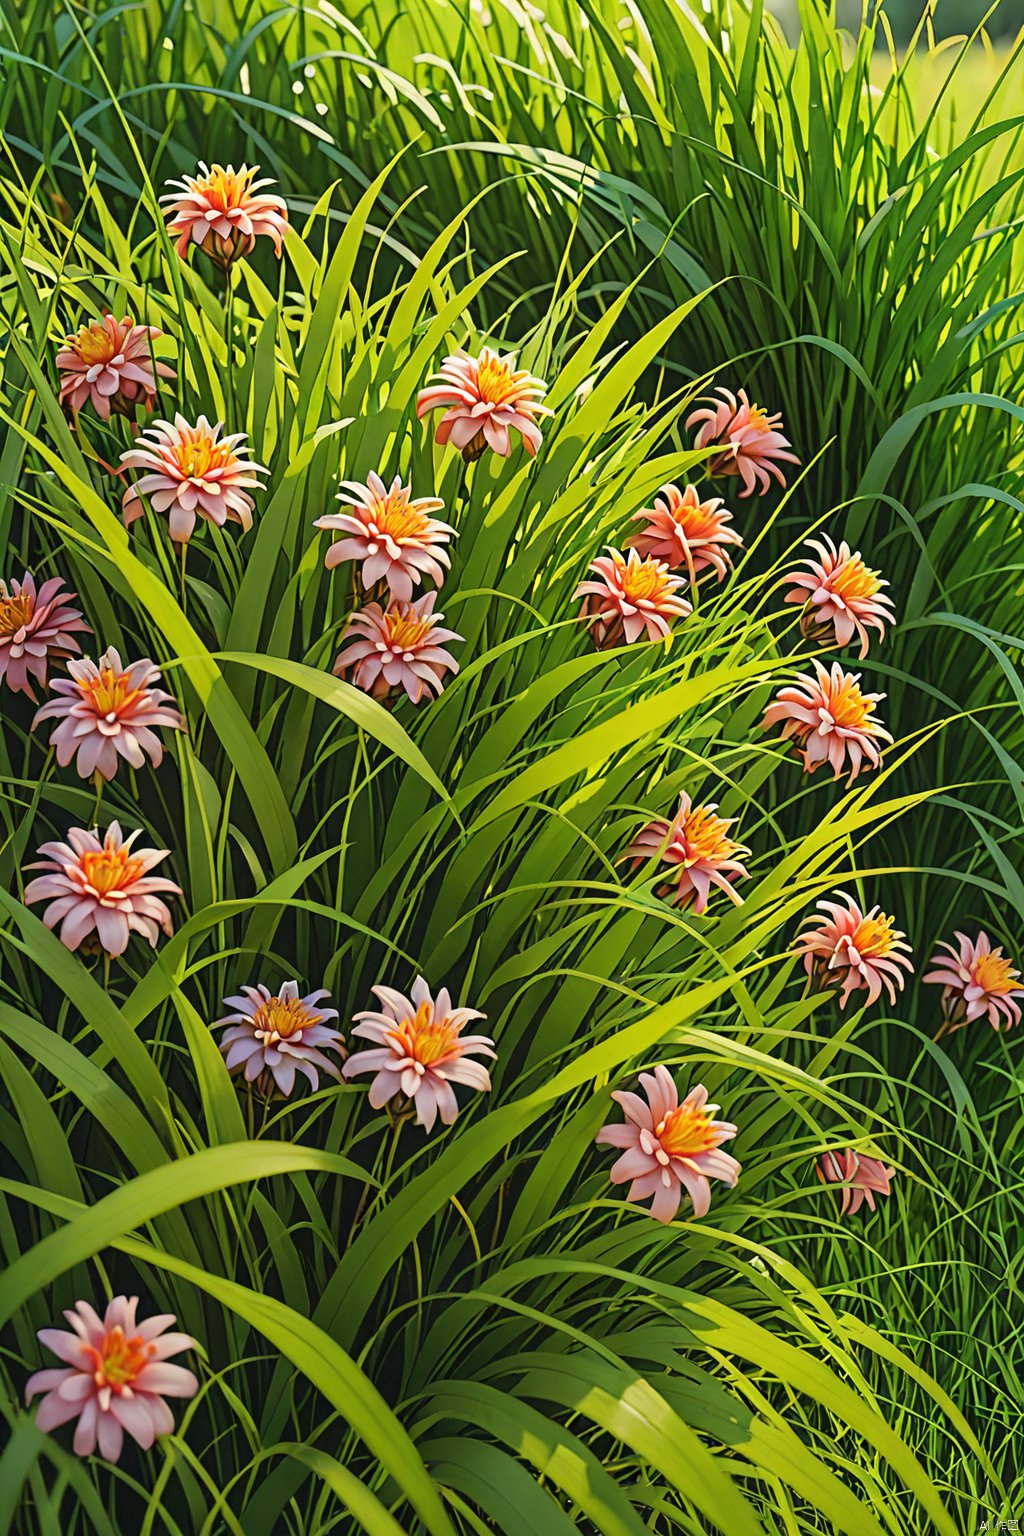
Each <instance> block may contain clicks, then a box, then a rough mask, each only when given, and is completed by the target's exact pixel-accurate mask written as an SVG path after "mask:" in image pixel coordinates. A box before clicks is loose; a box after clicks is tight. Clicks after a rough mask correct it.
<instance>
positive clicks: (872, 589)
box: [828, 555, 882, 604]
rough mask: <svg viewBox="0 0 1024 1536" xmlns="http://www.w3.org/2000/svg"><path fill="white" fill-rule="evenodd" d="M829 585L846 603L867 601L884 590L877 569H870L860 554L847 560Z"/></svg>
mask: <svg viewBox="0 0 1024 1536" xmlns="http://www.w3.org/2000/svg"><path fill="white" fill-rule="evenodd" d="M828 584H829V586H830V587H831V589H832V591H833V592H834V593H835V594H836V596H837V597H841V598H842V600H843V602H844V603H846V604H850V603H855V602H867V601H868V600H869V599H870V598H872V597H876V596H877V595H878V593H879V592H880V591H881V590H882V583H881V581H880V579H879V576H878V572H877V571H869V570H868V568H867V566H866V565H865V564H864V562H863V560H861V559H860V558H859V557H858V556H856V555H854V556H853V557H852V558H851V559H849V560H846V561H844V562H843V564H842V565H841V566H840V567H839V569H838V570H837V571H835V572H834V573H833V575H832V576H831V577H830V579H829V583H828Z"/></svg>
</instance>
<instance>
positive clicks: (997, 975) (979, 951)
mask: <svg viewBox="0 0 1024 1536" xmlns="http://www.w3.org/2000/svg"><path fill="white" fill-rule="evenodd" d="M956 938H957V942H958V948H954V947H953V945H952V944H947V943H945V942H940V944H939V949H940V951H941V950H946V951H947V953H946V954H941V953H940V954H935V955H933V956H932V958H931V962H930V963H931V965H932V966H933V967H934V969H932V970H930V971H929V972H928V973H927V974H926V975H925V976H924V978H923V980H925V981H930V982H935V983H937V984H938V985H939V986H941V987H942V1012H943V1017H944V1019H945V1024H946V1032H952V1031H953V1030H956V1029H963V1027H964V1025H965V1024H970V1023H971V1022H972V1020H974V1019H980V1018H985V1017H987V1019H988V1021H989V1023H990V1024H991V1025H992V1028H993V1029H995V1030H999V1029H1012V1028H1013V1026H1014V1025H1015V1024H1019V1023H1020V1004H1019V1003H1018V1002H1016V1001H1015V999H1016V998H1018V997H1024V987H1019V986H1017V984H1016V983H1017V980H1018V978H1019V976H1020V971H1017V970H1014V968H1013V962H1012V960H1010V959H1008V957H1007V956H1006V955H1004V954H1003V949H1002V945H1001V944H998V945H996V947H995V948H994V949H993V947H992V940H991V939H990V938H989V936H988V934H987V933H986V932H985V931H984V929H982V930H981V932H979V934H978V937H977V938H976V939H974V940H973V941H972V940H971V939H969V938H968V937H967V935H966V934H965V933H960V932H959V930H957V934H956Z"/></svg>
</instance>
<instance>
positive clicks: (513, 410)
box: [416, 347, 553, 464]
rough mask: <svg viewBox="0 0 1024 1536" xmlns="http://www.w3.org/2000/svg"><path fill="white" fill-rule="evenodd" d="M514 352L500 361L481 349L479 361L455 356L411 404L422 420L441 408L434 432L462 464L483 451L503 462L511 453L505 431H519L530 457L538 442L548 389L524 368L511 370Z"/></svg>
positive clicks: (466, 355)
mask: <svg viewBox="0 0 1024 1536" xmlns="http://www.w3.org/2000/svg"><path fill="white" fill-rule="evenodd" d="M515 361H516V360H515V354H514V353H512V352H510V353H508V354H507V356H505V357H501V356H499V354H498V353H497V352H492V351H491V349H490V347H484V349H483V351H482V352H481V353H480V356H479V357H471V356H470V354H469V353H468V352H462V351H459V352H456V353H454V354H453V356H451V357H446V358H445V360H444V362H443V363H442V364H441V367H440V369H439V371H438V372H437V373H436V374H435V375H434V382H431V383H430V384H429V385H428V386H427V388H426V389H421V390H420V393H419V396H418V398H417V400H416V415H417V416H418V417H419V419H420V420H421V421H422V420H423V417H424V416H426V415H427V414H428V413H429V412H430V411H434V410H438V409H440V408H442V407H444V408H445V414H444V415H443V416H442V417H441V420H440V421H439V422H438V424H437V431H436V433H435V434H434V435H435V437H436V438H437V441H438V442H439V443H440V444H441V445H442V447H443V446H444V444H445V443H447V442H449V441H450V442H451V445H452V447H453V448H457V449H458V450H459V452H460V453H461V454H462V457H463V458H464V459H465V461H466V463H467V464H472V463H473V461H474V459H478V458H480V456H481V454H483V453H485V452H486V451H487V449H488V448H491V449H492V450H493V451H494V452H495V453H499V454H501V456H502V458H505V459H507V458H508V456H509V454H510V453H511V452H512V439H511V437H510V435H509V433H510V430H511V431H513V432H518V433H519V435H520V436H521V438H522V440H523V446H524V448H525V449H526V451H527V453H528V454H529V455H530V458H531V459H532V458H533V457H534V455H535V454H536V452H537V449H538V448H539V447H540V445H541V442H542V441H543V438H542V435H541V430H540V427H539V426H538V425H537V418H538V416H551V415H553V412H552V411H550V410H549V409H548V407H547V406H546V405H543V404H542V403H541V402H542V400H543V397H544V393H545V391H546V389H547V385H546V384H545V383H544V382H543V380H542V379H535V378H534V377H533V375H532V374H531V373H527V372H526V370H525V369H523V368H520V369H518V370H517V369H516V366H515Z"/></svg>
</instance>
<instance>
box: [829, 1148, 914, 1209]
mask: <svg viewBox="0 0 1024 1536" xmlns="http://www.w3.org/2000/svg"><path fill="white" fill-rule="evenodd" d="M817 1172H818V1178H819V1179H820V1180H821V1182H822V1183H823V1184H845V1185H847V1188H846V1189H844V1190H843V1200H842V1205H841V1206H840V1210H839V1214H840V1216H855V1215H856V1214H857V1212H858V1211H859V1210H860V1208H861V1206H862V1205H863V1204H864V1202H865V1201H867V1205H868V1210H869V1211H873V1210H874V1209H875V1196H876V1195H884V1196H886V1198H888V1196H889V1195H891V1194H892V1190H891V1189H890V1188H889V1183H890V1181H891V1179H892V1178H893V1177H894V1175H895V1173H896V1170H895V1168H887V1167H886V1166H885V1164H884V1163H883V1162H880V1161H879V1159H878V1158H877V1157H865V1155H864V1153H863V1152H855V1151H854V1150H853V1148H852V1147H845V1148H844V1149H843V1150H842V1151H841V1152H824V1153H823V1154H822V1156H821V1158H820V1160H819V1162H818V1165H817Z"/></svg>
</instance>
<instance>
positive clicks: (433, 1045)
mask: <svg viewBox="0 0 1024 1536" xmlns="http://www.w3.org/2000/svg"><path fill="white" fill-rule="evenodd" d="M389 1038H390V1039H392V1040H393V1041H394V1042H395V1044H396V1045H397V1046H399V1047H400V1049H401V1050H402V1051H404V1053H405V1054H406V1055H407V1056H411V1057H412V1059H413V1061H418V1062H419V1063H420V1065H421V1066H424V1067H429V1066H431V1065H433V1063H434V1062H436V1061H440V1060H441V1059H442V1058H443V1057H445V1056H450V1055H451V1054H452V1052H453V1051H454V1052H455V1053H456V1054H458V1053H459V1044H458V1035H457V1034H456V1032H455V1030H454V1029H453V1028H452V1026H451V1025H450V1024H448V1023H447V1022H445V1023H439V1022H438V1021H437V1020H436V1019H435V1018H434V1005H433V1003H432V1002H429V1001H427V1002H422V1003H421V1004H420V1006H419V1007H418V1008H417V1010H416V1012H415V1013H414V1014H413V1015H412V1017H411V1018H407V1019H403V1020H402V1022H401V1023H400V1024H398V1025H397V1026H396V1027H395V1028H394V1029H393V1030H390V1031H389Z"/></svg>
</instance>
